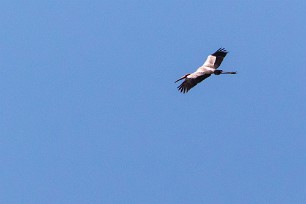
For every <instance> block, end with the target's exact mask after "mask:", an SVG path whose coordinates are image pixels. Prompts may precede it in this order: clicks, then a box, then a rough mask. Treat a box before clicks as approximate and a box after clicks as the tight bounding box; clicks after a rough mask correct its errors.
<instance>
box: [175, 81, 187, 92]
mask: <svg viewBox="0 0 306 204" xmlns="http://www.w3.org/2000/svg"><path fill="white" fill-rule="evenodd" d="M177 89H178V90H179V91H180V92H181V93H183V94H184V93H187V92H188V91H189V89H188V88H187V87H186V86H184V85H183V83H182V84H181V85H179V86H178V87H177Z"/></svg>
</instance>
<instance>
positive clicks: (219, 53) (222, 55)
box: [212, 47, 228, 57]
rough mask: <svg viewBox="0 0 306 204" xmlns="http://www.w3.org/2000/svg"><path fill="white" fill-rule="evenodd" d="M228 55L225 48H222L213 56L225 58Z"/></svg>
mask: <svg viewBox="0 0 306 204" xmlns="http://www.w3.org/2000/svg"><path fill="white" fill-rule="evenodd" d="M227 53H228V51H227V50H226V49H225V48H223V47H220V48H219V49H218V50H217V51H216V52H214V53H213V54H212V56H216V57H225V56H226V54H227Z"/></svg>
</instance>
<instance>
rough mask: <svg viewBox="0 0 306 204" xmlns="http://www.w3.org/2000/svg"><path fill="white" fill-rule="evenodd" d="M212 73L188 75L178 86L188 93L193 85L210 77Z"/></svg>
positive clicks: (180, 89) (181, 90)
mask: <svg viewBox="0 0 306 204" xmlns="http://www.w3.org/2000/svg"><path fill="white" fill-rule="evenodd" d="M210 75H211V74H203V75H200V76H196V77H194V76H193V75H189V76H187V78H186V79H185V81H184V82H183V83H181V85H179V86H178V87H177V88H178V90H179V91H180V92H182V93H187V92H188V91H189V90H190V89H191V88H192V87H194V86H195V85H197V84H198V83H200V82H201V81H203V80H204V79H206V78H208V77H210Z"/></svg>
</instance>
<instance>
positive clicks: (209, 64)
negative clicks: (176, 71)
mask: <svg viewBox="0 0 306 204" xmlns="http://www.w3.org/2000/svg"><path fill="white" fill-rule="evenodd" d="M227 53H228V51H226V49H225V48H219V49H218V50H217V51H216V52H214V53H213V54H211V55H209V56H208V57H207V59H206V61H205V62H204V64H203V65H202V66H200V67H199V68H198V69H197V70H196V71H195V72H193V73H189V74H185V75H184V76H182V77H181V78H179V79H178V80H176V81H175V83H176V82H178V81H180V80H182V79H185V80H184V82H183V83H182V84H181V85H179V86H178V87H177V88H178V90H179V91H180V92H182V93H187V92H188V91H189V90H190V89H191V88H193V87H194V86H195V85H197V84H198V83H200V82H201V81H203V80H204V79H206V78H208V77H210V76H211V75H212V74H215V75H220V74H237V72H224V71H223V70H217V68H218V67H219V66H220V65H221V63H222V61H223V59H224V57H225V56H226V55H227Z"/></svg>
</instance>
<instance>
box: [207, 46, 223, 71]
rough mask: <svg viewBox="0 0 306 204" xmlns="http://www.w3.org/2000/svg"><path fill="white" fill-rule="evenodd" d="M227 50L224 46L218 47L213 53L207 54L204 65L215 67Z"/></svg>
mask: <svg viewBox="0 0 306 204" xmlns="http://www.w3.org/2000/svg"><path fill="white" fill-rule="evenodd" d="M227 53H228V52H227V51H226V50H225V49H224V48H220V49H218V50H217V51H216V52H215V53H213V54H211V55H209V56H208V57H207V59H206V61H205V62H204V64H203V66H204V67H210V68H214V69H217V68H218V67H219V66H220V64H221V63H222V61H223V58H224V57H225V56H226V54H227Z"/></svg>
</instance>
